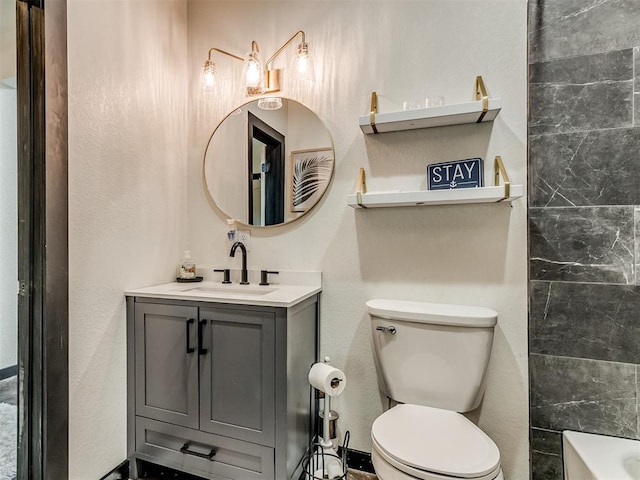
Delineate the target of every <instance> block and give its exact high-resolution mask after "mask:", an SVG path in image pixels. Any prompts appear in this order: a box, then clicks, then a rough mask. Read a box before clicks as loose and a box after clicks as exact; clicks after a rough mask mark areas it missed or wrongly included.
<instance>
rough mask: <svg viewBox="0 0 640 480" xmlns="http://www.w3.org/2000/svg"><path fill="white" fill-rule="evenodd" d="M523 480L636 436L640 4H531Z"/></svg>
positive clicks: (555, 476)
mask: <svg viewBox="0 0 640 480" xmlns="http://www.w3.org/2000/svg"><path fill="white" fill-rule="evenodd" d="M529 13H530V15H529V22H530V23H529V280H530V288H529V382H530V422H531V437H530V438H531V466H532V467H531V478H532V479H533V480H561V479H562V435H561V432H562V431H563V430H567V429H569V430H577V431H584V432H592V433H601V434H605V435H614V436H620V437H627V438H640V415H639V411H640V381H639V377H640V375H639V373H640V274H638V273H637V272H638V269H639V268H640V28H638V25H640V1H637V0H531V1H530V2H529Z"/></svg>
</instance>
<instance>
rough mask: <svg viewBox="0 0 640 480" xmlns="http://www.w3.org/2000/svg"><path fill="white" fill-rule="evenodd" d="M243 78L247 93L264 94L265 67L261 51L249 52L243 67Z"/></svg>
mask: <svg viewBox="0 0 640 480" xmlns="http://www.w3.org/2000/svg"><path fill="white" fill-rule="evenodd" d="M242 78H243V82H244V87H245V91H246V93H247V95H262V94H263V93H264V91H265V81H264V68H263V67H262V60H261V59H260V52H258V51H251V52H249V53H247V55H246V57H245V60H244V66H243V68H242Z"/></svg>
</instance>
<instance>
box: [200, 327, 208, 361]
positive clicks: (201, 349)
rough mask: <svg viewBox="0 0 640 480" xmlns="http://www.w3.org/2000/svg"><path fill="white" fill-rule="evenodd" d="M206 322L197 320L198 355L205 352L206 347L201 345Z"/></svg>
mask: <svg viewBox="0 0 640 480" xmlns="http://www.w3.org/2000/svg"><path fill="white" fill-rule="evenodd" d="M206 324H207V320H200V321H199V322H198V355H204V354H205V353H207V349H206V348H204V347H203V346H202V345H203V344H204V338H203V334H204V326H205V325H206Z"/></svg>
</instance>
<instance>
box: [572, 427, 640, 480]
mask: <svg viewBox="0 0 640 480" xmlns="http://www.w3.org/2000/svg"><path fill="white" fill-rule="evenodd" d="M562 450H563V458H564V478H565V480H640V441H638V440H628V439H626V438H616V437H606V436H604V435H595V434H592V433H579V432H570V431H568V430H567V431H564V432H563V433H562Z"/></svg>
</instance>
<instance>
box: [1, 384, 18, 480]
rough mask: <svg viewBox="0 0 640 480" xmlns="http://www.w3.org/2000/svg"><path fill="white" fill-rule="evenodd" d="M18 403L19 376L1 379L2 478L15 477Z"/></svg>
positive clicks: (11, 478)
mask: <svg viewBox="0 0 640 480" xmlns="http://www.w3.org/2000/svg"><path fill="white" fill-rule="evenodd" d="M17 405H18V391H17V377H15V376H14V377H10V378H7V379H4V380H0V426H2V427H1V428H0V430H1V431H0V480H13V479H14V478H15V471H16V450H17V437H16V430H17V428H16V421H17V416H16V406H17Z"/></svg>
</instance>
